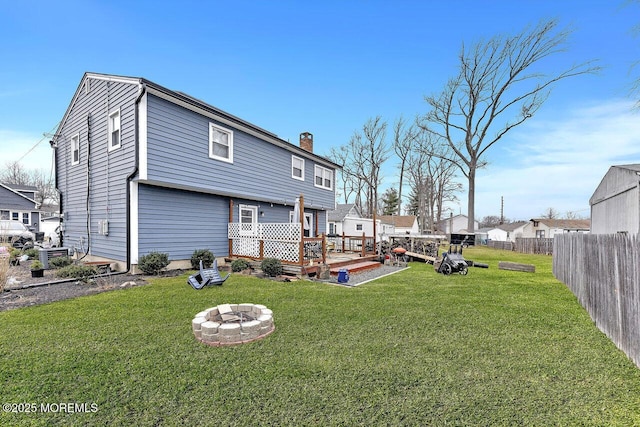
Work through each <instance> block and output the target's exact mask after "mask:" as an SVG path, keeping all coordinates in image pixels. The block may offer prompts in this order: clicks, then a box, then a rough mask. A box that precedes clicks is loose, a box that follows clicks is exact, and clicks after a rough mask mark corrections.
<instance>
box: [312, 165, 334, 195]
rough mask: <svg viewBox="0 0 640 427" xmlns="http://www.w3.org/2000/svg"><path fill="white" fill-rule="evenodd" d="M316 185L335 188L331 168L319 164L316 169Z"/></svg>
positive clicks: (329, 188) (328, 188)
mask: <svg viewBox="0 0 640 427" xmlns="http://www.w3.org/2000/svg"><path fill="white" fill-rule="evenodd" d="M314 176H315V178H314V185H315V186H316V187H321V188H326V189H327V190H333V171H332V170H331V169H327V168H324V167H322V166H317V165H316V167H315V169H314Z"/></svg>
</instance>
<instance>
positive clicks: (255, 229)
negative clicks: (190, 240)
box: [228, 222, 327, 265]
mask: <svg viewBox="0 0 640 427" xmlns="http://www.w3.org/2000/svg"><path fill="white" fill-rule="evenodd" d="M228 238H229V255H230V256H232V257H245V258H253V259H258V260H261V259H264V258H277V259H279V260H280V261H282V262H284V263H289V264H300V265H302V264H304V262H305V260H311V259H315V260H317V261H322V262H326V253H327V249H326V239H325V238H324V235H322V236H321V237H302V227H301V226H300V224H299V223H259V224H241V223H237V222H235V223H229V224H228Z"/></svg>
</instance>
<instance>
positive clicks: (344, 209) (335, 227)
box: [327, 203, 381, 237]
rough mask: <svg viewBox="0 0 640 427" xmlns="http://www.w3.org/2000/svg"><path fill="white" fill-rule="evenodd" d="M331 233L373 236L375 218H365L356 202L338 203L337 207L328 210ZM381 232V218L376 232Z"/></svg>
mask: <svg viewBox="0 0 640 427" xmlns="http://www.w3.org/2000/svg"><path fill="white" fill-rule="evenodd" d="M327 215H328V218H329V220H328V222H329V225H328V231H327V233H329V234H338V235H341V234H343V233H344V234H345V236H362V233H364V234H365V236H367V237H373V219H372V218H363V217H362V214H361V213H360V209H358V207H357V206H356V205H355V204H354V203H347V204H337V205H336V209H335V210H333V211H329V212H328V214H327ZM380 232H381V228H380V220H376V234H379V233H380Z"/></svg>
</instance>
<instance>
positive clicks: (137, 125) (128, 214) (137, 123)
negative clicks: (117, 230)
mask: <svg viewBox="0 0 640 427" xmlns="http://www.w3.org/2000/svg"><path fill="white" fill-rule="evenodd" d="M146 91H147V86H146V85H145V84H144V83H143V82H140V86H139V90H138V92H139V94H138V97H137V98H136V102H135V103H134V115H135V119H134V122H135V125H134V126H135V154H134V159H135V160H134V165H133V169H132V170H131V173H130V174H129V175H127V178H126V180H125V185H126V198H127V205H126V206H127V212H126V220H127V239H126V245H127V270H126V271H125V273H128V272H129V271H131V190H130V184H131V181H132V180H133V178H135V176H136V175H137V174H138V166H139V162H140V152H139V151H140V121H139V117H138V116H139V113H138V109H139V108H140V101H141V100H142V97H143V96H144V94H145V93H146Z"/></svg>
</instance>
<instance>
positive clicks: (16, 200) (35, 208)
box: [0, 183, 40, 231]
mask: <svg viewBox="0 0 640 427" xmlns="http://www.w3.org/2000/svg"><path fill="white" fill-rule="evenodd" d="M37 192H38V189H37V188H36V187H33V186H25V185H15V184H4V183H0V219H12V220H15V221H20V222H21V223H23V224H24V225H26V226H28V227H30V228H31V229H32V230H33V231H39V230H40V228H39V224H40V206H39V205H38V202H36V200H35V197H36V193H37Z"/></svg>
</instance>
